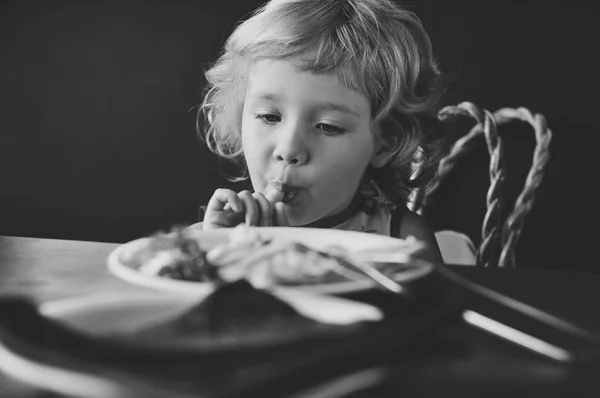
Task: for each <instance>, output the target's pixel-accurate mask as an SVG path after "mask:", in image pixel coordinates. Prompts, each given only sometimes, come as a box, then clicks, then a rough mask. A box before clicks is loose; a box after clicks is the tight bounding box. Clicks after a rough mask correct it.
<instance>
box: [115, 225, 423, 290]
mask: <svg viewBox="0 0 600 398" xmlns="http://www.w3.org/2000/svg"><path fill="white" fill-rule="evenodd" d="M255 228H257V229H258V230H259V232H260V234H261V235H264V236H266V237H269V238H273V239H278V240H279V239H286V240H290V241H295V242H299V243H303V244H305V245H307V246H309V247H313V248H315V249H326V248H327V246H333V245H336V246H342V247H344V248H346V249H348V250H366V249H370V248H373V247H378V246H385V245H390V244H394V243H396V244H397V243H398V240H397V239H395V238H391V237H388V236H382V235H375V234H368V233H364V232H353V231H342V230H336V229H320V228H294V227H255ZM190 232H191V233H192V235H193V236H194V237H195V238H197V239H198V241H199V242H200V245H201V246H202V248H203V249H205V250H207V249H211V248H213V247H215V246H216V245H218V244H220V243H223V242H226V241H228V239H229V238H228V236H229V233H230V232H231V229H229V228H223V229H215V230H208V231H202V230H200V229H194V228H191V229H190ZM149 243H150V238H141V239H136V240H134V241H131V242H128V243H125V244H123V245H121V246H119V247H117V248H116V249H115V250H114V251H113V252H112V253H111V254H110V255H109V257H108V260H107V264H108V269H109V271H110V272H111V273H112V274H114V275H115V276H117V277H119V278H121V279H123V280H125V281H127V282H130V283H132V284H135V285H140V286H145V287H149V288H153V289H158V290H163V291H169V292H174V293H182V294H189V295H194V296H195V295H200V296H202V295H205V294H207V293H208V292H210V291H211V289H212V288H211V285H210V284H208V283H200V282H192V281H180V280H174V279H169V278H162V277H159V276H152V275H145V274H142V273H140V272H138V270H137V269H136V267H135V266H133V265H132V264H130V263H127V262H126V261H122V260H121V259H123V258H124V256H125V257H126V256H131V255H132V254H133V253H136V252H137V251H140V250H143V249H145V248H147V247H148V245H149ZM432 269H433V265H432V264H429V263H423V262H421V263H420V265H419V266H415V267H411V268H409V269H406V270H403V271H402V272H399V273H397V274H396V275H395V276H394V279H395V280H396V281H397V282H401V283H402V282H410V281H414V280H416V279H419V278H421V277H423V276H425V275H427V274H429V273H430V272H431V270H432ZM372 286H373V282H372V281H370V280H368V279H365V280H363V281H347V282H339V283H323V284H311V285H299V286H294V287H291V286H286V287H285V288H284V287H282V288H278V290H283V289H285V290H286V291H288V290H289V291H293V290H310V291H312V292H318V293H326V294H340V293H349V292H354V291H360V290H364V289H368V288H370V287H372Z"/></svg>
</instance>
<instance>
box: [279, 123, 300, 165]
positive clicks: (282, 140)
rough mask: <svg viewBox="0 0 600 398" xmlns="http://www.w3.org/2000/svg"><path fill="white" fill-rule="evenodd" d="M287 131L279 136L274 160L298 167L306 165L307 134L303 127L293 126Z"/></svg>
mask: <svg viewBox="0 0 600 398" xmlns="http://www.w3.org/2000/svg"><path fill="white" fill-rule="evenodd" d="M286 130H287V131H285V132H284V131H281V132H280V134H278V137H277V138H278V139H277V145H276V146H275V150H274V151H273V158H274V159H275V160H277V161H280V162H285V163H286V164H293V165H296V166H299V165H302V164H304V163H306V162H307V161H308V148H307V143H306V139H307V137H306V132H305V131H304V129H303V128H302V127H301V126H291V127H290V128H288V129H286Z"/></svg>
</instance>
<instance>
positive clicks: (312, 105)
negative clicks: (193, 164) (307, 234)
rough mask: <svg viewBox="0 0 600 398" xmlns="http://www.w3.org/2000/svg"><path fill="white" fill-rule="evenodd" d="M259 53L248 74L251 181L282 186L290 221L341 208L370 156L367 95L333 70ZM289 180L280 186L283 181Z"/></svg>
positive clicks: (245, 117) (245, 124)
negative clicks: (319, 71) (328, 72)
mask: <svg viewBox="0 0 600 398" xmlns="http://www.w3.org/2000/svg"><path fill="white" fill-rule="evenodd" d="M298 65H299V64H297V63H295V61H291V60H261V61H259V62H257V63H256V65H255V67H254V68H253V70H252V71H251V72H250V75H249V78H248V87H247V91H246V96H245V100H244V107H243V113H242V142H243V149H244V156H245V158H246V163H247V165H248V169H249V172H250V178H251V180H252V185H253V187H254V189H255V190H256V191H258V192H262V193H264V194H267V195H268V194H269V192H270V191H271V192H272V191H273V190H274V189H275V190H277V189H279V190H280V191H283V192H285V195H284V199H283V201H284V203H285V212H286V215H287V217H288V220H289V222H290V225H303V224H307V223H309V222H312V221H315V220H318V219H320V218H323V217H326V216H330V215H334V214H336V213H339V212H341V211H342V210H344V209H345V208H346V207H347V206H348V205H349V204H350V201H351V200H352V198H353V196H354V194H355V193H356V191H357V189H358V187H359V184H360V181H361V178H362V176H363V173H364V171H365V169H366V167H367V165H368V164H369V162H370V161H371V159H372V158H373V156H374V153H375V149H376V143H375V139H374V135H373V134H372V133H371V120H370V115H371V111H370V106H369V102H368V100H367V98H366V97H365V96H364V95H362V94H361V93H360V92H358V91H354V90H352V89H350V88H348V87H346V86H344V85H343V84H342V83H340V82H338V81H337V80H336V79H335V77H334V76H333V75H322V74H313V73H310V72H305V71H302V70H301V69H300V68H299V67H298ZM282 183H283V184H287V185H288V186H289V187H287V189H286V187H284V188H283V189H282V188H281V184H282Z"/></svg>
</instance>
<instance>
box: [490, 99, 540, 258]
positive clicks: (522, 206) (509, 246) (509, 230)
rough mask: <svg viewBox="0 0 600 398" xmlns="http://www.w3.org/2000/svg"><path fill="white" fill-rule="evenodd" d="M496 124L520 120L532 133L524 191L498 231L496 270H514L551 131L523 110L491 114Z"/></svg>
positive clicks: (535, 116)
mask: <svg viewBox="0 0 600 398" xmlns="http://www.w3.org/2000/svg"><path fill="white" fill-rule="evenodd" d="M494 116H495V118H496V120H498V123H506V122H508V121H511V120H521V121H524V122H527V123H529V124H530V125H531V126H532V127H533V130H534V132H535V139H536V146H535V149H534V152H533V162H532V165H531V168H530V169H529V173H528V174H527V178H526V180H525V187H524V188H523V190H522V191H521V194H520V195H519V196H518V197H517V200H516V201H515V206H514V209H513V211H512V213H511V214H510V215H509V216H508V217H507V219H506V223H505V224H504V228H503V230H502V253H501V254H500V259H499V261H498V265H499V266H500V267H511V268H516V260H515V251H516V246H517V242H518V241H519V238H520V236H521V232H522V230H523V225H524V222H525V218H526V216H527V214H528V213H529V211H530V210H531V208H532V207H533V203H534V202H535V194H536V192H537V190H538V188H539V187H540V185H541V183H542V180H543V179H544V171H545V168H546V165H547V164H548V161H549V160H550V142H551V141H552V131H551V130H550V129H549V128H548V125H547V123H546V118H545V117H544V116H543V115H541V114H535V115H532V114H531V112H530V111H529V110H527V109H526V108H522V107H521V108H518V109H511V108H503V109H499V110H498V111H496V112H495V115H494Z"/></svg>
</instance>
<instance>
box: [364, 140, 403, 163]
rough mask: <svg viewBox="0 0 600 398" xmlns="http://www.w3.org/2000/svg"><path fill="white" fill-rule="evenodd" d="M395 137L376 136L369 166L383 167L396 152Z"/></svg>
mask: <svg viewBox="0 0 600 398" xmlns="http://www.w3.org/2000/svg"><path fill="white" fill-rule="evenodd" d="M396 144H397V139H396V138H395V137H393V138H391V139H390V138H388V139H385V138H380V137H378V138H377V139H376V141H375V149H374V150H373V156H372V157H371V162H370V164H371V166H373V167H375V168H376V169H377V168H380V167H383V166H385V165H386V164H388V162H389V161H390V159H391V158H392V156H393V155H394V153H395V152H396Z"/></svg>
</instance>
